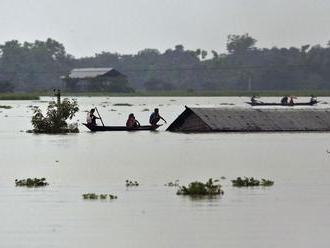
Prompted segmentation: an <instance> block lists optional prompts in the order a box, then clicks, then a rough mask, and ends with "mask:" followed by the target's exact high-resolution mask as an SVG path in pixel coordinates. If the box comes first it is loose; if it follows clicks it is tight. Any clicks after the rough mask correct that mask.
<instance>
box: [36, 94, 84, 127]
mask: <svg viewBox="0 0 330 248" xmlns="http://www.w3.org/2000/svg"><path fill="white" fill-rule="evenodd" d="M78 110H79V108H78V103H77V101H76V100H73V101H72V102H71V101H70V100H69V99H67V98H65V99H64V100H63V101H62V102H59V103H55V102H50V103H49V105H48V108H47V113H46V116H44V115H43V114H42V112H41V110H40V109H39V108H36V109H35V111H34V115H33V117H32V125H33V127H34V130H33V131H34V132H35V133H78V132H79V129H78V125H77V124H76V123H74V124H68V123H67V122H66V121H67V119H70V120H71V119H72V118H73V117H74V115H75V114H76V113H77V112H78Z"/></svg>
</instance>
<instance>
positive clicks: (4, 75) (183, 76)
mask: <svg viewBox="0 0 330 248" xmlns="http://www.w3.org/2000/svg"><path fill="white" fill-rule="evenodd" d="M256 44H257V40H256V39H254V38H253V37H251V36H250V35H248V34H243V35H229V36H228V40H227V43H226V49H227V52H226V53H218V52H217V51H214V50H213V51H211V52H207V51H206V50H204V49H197V50H187V49H185V48H184V46H183V45H176V46H175V47H174V48H171V49H167V50H166V51H165V52H160V51H159V50H157V49H149V48H148V49H144V50H142V51H139V52H138V53H137V54H119V53H112V52H101V53H98V54H95V56H91V57H82V58H75V57H74V56H72V55H70V54H68V53H67V52H66V50H65V47H64V45H63V44H61V43H60V42H58V41H56V40H53V39H50V38H49V39H47V40H46V41H35V42H24V43H21V42H19V41H17V40H12V41H7V42H5V43H4V44H1V45H0V91H27V92H28V91H40V90H48V89H52V88H63V81H62V80H61V76H64V75H67V74H68V73H69V71H70V70H72V69H73V68H86V67H112V68H115V69H117V70H119V71H120V72H122V73H123V74H125V75H126V76H127V79H128V82H129V85H130V87H133V88H134V89H135V90H157V91H162V90H166V91H170V90H254V91H256V90H322V89H330V42H329V43H328V44H327V46H321V45H314V46H310V45H304V46H302V47H290V48H277V47H273V48H258V47H257V46H256Z"/></svg>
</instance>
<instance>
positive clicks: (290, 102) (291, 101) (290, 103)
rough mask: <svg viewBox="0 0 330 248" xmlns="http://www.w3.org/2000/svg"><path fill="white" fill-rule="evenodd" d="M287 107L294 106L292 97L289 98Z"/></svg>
mask: <svg viewBox="0 0 330 248" xmlns="http://www.w3.org/2000/svg"><path fill="white" fill-rule="evenodd" d="M289 105H290V106H293V105H294V101H293V97H292V96H291V97H290V101H289Z"/></svg>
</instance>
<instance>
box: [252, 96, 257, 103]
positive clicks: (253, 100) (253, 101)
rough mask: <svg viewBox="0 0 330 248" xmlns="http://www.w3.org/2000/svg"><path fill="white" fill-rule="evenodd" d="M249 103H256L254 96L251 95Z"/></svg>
mask: <svg viewBox="0 0 330 248" xmlns="http://www.w3.org/2000/svg"><path fill="white" fill-rule="evenodd" d="M251 103H252V104H256V103H257V100H256V96H252V97H251Z"/></svg>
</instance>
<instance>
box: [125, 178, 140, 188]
mask: <svg viewBox="0 0 330 248" xmlns="http://www.w3.org/2000/svg"><path fill="white" fill-rule="evenodd" d="M137 186H139V183H138V182H137V181H131V180H128V179H127V180H126V187H137Z"/></svg>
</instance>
